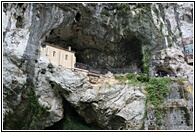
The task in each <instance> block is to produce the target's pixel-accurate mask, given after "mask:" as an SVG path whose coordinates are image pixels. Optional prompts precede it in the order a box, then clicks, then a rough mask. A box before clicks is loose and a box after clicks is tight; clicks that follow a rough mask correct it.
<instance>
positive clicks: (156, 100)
mask: <svg viewBox="0 0 196 133" xmlns="http://www.w3.org/2000/svg"><path fill="white" fill-rule="evenodd" d="M171 82H172V80H171V79H170V78H151V79H150V80H149V82H148V84H147V86H146V91H147V92H148V94H147V97H146V99H147V103H151V104H153V105H154V107H155V115H156V118H157V124H158V125H161V122H162V117H163V110H162V109H161V108H160V106H161V105H162V104H163V103H164V98H166V97H167V96H168V94H169V89H168V85H169V83H171Z"/></svg>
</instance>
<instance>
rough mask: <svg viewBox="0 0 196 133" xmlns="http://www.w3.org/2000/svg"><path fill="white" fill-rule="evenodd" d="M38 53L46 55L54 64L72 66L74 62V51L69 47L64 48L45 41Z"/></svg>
mask: <svg viewBox="0 0 196 133" xmlns="http://www.w3.org/2000/svg"><path fill="white" fill-rule="evenodd" d="M40 55H41V56H47V57H48V58H49V60H50V61H51V63H52V64H53V65H55V66H62V67H65V68H74V65H75V63H76V57H75V52H74V51H71V47H68V49H64V48H62V47H58V46H56V45H54V44H49V43H45V44H44V45H43V46H42V47H41V51H40Z"/></svg>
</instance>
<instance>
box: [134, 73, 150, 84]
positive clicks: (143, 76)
mask: <svg viewBox="0 0 196 133" xmlns="http://www.w3.org/2000/svg"><path fill="white" fill-rule="evenodd" d="M137 80H138V81H140V82H148V81H149V76H148V75H147V74H139V75H138V76H137Z"/></svg>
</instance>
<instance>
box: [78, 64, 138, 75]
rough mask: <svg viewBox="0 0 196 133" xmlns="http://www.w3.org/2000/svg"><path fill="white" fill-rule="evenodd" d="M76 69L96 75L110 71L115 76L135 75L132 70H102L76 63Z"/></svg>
mask: <svg viewBox="0 0 196 133" xmlns="http://www.w3.org/2000/svg"><path fill="white" fill-rule="evenodd" d="M75 67H76V68H79V69H84V70H88V71H89V72H91V73H96V74H106V73H108V72H109V71H110V72H112V73H113V74H125V73H134V71H133V70H132V69H130V68H108V69H102V68H95V67H92V66H90V65H87V64H84V63H80V62H76V63H75Z"/></svg>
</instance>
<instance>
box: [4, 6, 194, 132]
mask: <svg viewBox="0 0 196 133" xmlns="http://www.w3.org/2000/svg"><path fill="white" fill-rule="evenodd" d="M121 6H122V7H123V6H125V5H123V4H122V5H121V4H112V3H111V4H106V3H103V4H102V3H100V4H90V3H88V4H82V3H81V4H70V3H68V4H67V3H63V4H58V3H56V4H50V3H47V4H40V3H39V4H35V3H33V4H32V3H31V4H28V3H25V4H21V3H19V4H17V3H9V4H7V3H6V4H5V3H4V4H3V13H2V17H3V87H4V88H3V118H4V122H5V124H4V129H29V127H28V125H27V124H29V122H31V119H30V116H31V114H28V115H25V114H27V113H25V110H27V106H26V105H28V102H27V101H28V99H29V97H28V95H27V94H26V92H28V91H29V90H30V91H35V92H36V95H37V96H40V97H39V98H38V101H39V104H40V106H41V107H42V108H46V114H41V115H40V116H39V119H36V120H37V121H36V125H37V129H44V128H45V127H48V126H51V125H52V124H54V123H55V122H57V121H59V120H60V119H62V118H63V105H62V103H63V102H62V97H64V98H65V99H66V100H67V101H68V102H70V103H71V105H72V106H73V107H75V109H76V111H77V112H78V113H79V114H80V115H81V116H83V117H84V118H85V121H86V122H87V123H92V122H95V123H97V124H98V125H99V126H100V127H102V128H104V129H130V130H131V129H140V128H141V126H142V123H143V114H144V107H145V95H143V94H142V93H141V92H140V91H139V90H138V89H137V88H135V87H134V86H127V85H123V84H110V83H109V84H103V85H102V86H101V87H100V88H97V87H96V86H93V85H92V84H90V82H89V80H88V79H89V78H88V77H87V76H85V75H82V74H80V73H76V72H72V71H71V70H65V69H64V68H57V67H55V66H54V67H50V65H49V64H50V61H49V60H48V59H47V58H46V57H39V49H40V47H41V44H42V43H43V42H44V41H47V42H53V43H55V44H58V45H59V46H61V47H66V46H68V45H69V46H71V47H72V48H73V49H74V50H76V56H77V59H78V60H79V61H80V62H83V63H87V64H89V65H94V66H96V67H104V68H111V67H114V68H120V67H123V68H124V67H126V68H133V70H135V69H137V68H138V67H140V66H141V65H142V54H140V53H141V52H140V51H141V49H142V47H143V46H146V45H149V46H150V50H151V51H152V59H155V58H156V59H163V61H153V60H152V66H151V67H152V68H155V70H153V71H154V72H155V71H156V70H157V69H163V70H165V71H167V70H170V69H171V70H173V71H174V72H175V73H180V74H181V75H184V76H188V79H189V81H190V82H191V83H193V81H192V77H193V73H192V66H190V65H187V63H186V62H185V61H184V55H183V52H182V51H183V48H182V38H186V37H192V36H193V35H192V32H193V30H192V25H193V17H192V12H193V4H190V3H187V4H185V3H177V4H172V3H169V4H167V3H165V4H146V5H145V4H144V5H142V4H139V3H137V4H132V5H130V9H131V10H129V8H128V11H126V12H119V11H120V10H119V9H120V8H121ZM128 7H129V5H128ZM77 15H79V16H80V15H81V16H80V17H77ZM149 19H150V21H149ZM167 37H169V38H170V39H171V42H170V44H171V47H170V48H168V47H169V42H167V41H166V38H167ZM164 48H167V49H165V50H163V49H164ZM159 50H160V52H159ZM168 58H169V62H170V63H169V65H165V64H167V62H168ZM107 77H108V78H110V77H112V75H111V74H108V75H106V78H107ZM93 83H95V82H94V81H93ZM96 83H98V82H96ZM140 89H141V88H140ZM24 116H26V117H25V118H24V119H25V121H23V123H22V122H21V120H20V118H22V117H24ZM25 122H26V123H25ZM33 122H34V121H33ZM18 123H20V127H19V126H18V125H17V124H18ZM23 124H24V125H23Z"/></svg>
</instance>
